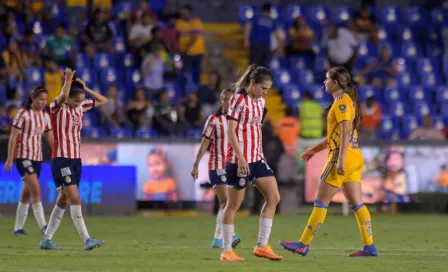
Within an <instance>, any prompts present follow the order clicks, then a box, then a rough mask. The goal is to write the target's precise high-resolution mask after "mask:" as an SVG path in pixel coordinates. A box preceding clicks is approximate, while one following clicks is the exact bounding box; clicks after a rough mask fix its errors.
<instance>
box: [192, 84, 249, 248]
mask: <svg viewBox="0 0 448 272" xmlns="http://www.w3.org/2000/svg"><path fill="white" fill-rule="evenodd" d="M232 95H233V91H232V90H231V89H225V90H224V91H222V92H221V97H220V100H219V104H220V107H219V110H218V112H217V113H216V114H213V115H211V116H210V117H209V118H208V119H207V122H206V123H205V126H204V132H203V133H202V136H203V139H202V143H201V147H200V149H199V152H198V154H197V155H196V161H195V162H194V165H193V170H192V171H191V175H192V176H193V179H195V180H196V179H197V178H198V174H199V170H198V167H199V162H200V161H201V159H202V157H203V156H204V154H205V152H207V149H208V147H209V146H210V158H209V160H208V170H209V172H208V177H209V179H210V182H211V184H212V185H213V188H214V189H215V192H216V196H217V197H218V201H219V207H220V209H219V212H218V216H217V218H216V230H215V238H214V239H213V242H212V248H213V247H214V248H223V244H222V215H223V213H224V207H225V206H226V203H227V187H226V182H227V178H226V170H225V166H226V153H227V146H228V142H227V119H226V115H227V112H228V110H229V101H230V99H231V98H232ZM240 242H241V238H240V237H239V236H236V235H234V236H233V242H232V247H233V248H235V247H236V246H237V245H238V244H239V243H240Z"/></svg>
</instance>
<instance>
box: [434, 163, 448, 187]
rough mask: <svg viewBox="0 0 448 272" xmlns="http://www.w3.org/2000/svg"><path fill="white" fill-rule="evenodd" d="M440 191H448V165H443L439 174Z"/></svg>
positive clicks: (437, 180)
mask: <svg viewBox="0 0 448 272" xmlns="http://www.w3.org/2000/svg"><path fill="white" fill-rule="evenodd" d="M436 182H437V183H438V191H439V192H443V193H448V165H446V164H445V165H442V166H441V167H440V172H439V174H438V175H437V179H436Z"/></svg>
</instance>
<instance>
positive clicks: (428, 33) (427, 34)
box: [423, 27, 443, 44]
mask: <svg viewBox="0 0 448 272" xmlns="http://www.w3.org/2000/svg"><path fill="white" fill-rule="evenodd" d="M423 37H424V42H425V43H430V44H442V43H443V39H442V35H441V33H440V29H438V28H435V27H428V28H425V31H424V32H423Z"/></svg>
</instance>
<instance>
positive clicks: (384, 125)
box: [377, 115, 398, 140]
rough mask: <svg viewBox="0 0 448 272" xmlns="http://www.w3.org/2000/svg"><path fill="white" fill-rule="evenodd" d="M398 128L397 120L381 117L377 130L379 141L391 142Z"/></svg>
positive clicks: (385, 116) (386, 116)
mask: <svg viewBox="0 0 448 272" xmlns="http://www.w3.org/2000/svg"><path fill="white" fill-rule="evenodd" d="M397 127H398V120H397V119H395V118H392V117H391V116H388V115H383V116H382V117H381V123H380V126H379V128H378V132H377V137H378V138H379V139H381V140H391V139H392V138H393V136H394V132H395V131H396V129H397Z"/></svg>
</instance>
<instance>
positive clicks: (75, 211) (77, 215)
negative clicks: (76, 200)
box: [70, 205, 90, 242]
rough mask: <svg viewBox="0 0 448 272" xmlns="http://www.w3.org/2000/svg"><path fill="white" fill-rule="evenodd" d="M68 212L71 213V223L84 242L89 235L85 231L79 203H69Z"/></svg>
mask: <svg viewBox="0 0 448 272" xmlns="http://www.w3.org/2000/svg"><path fill="white" fill-rule="evenodd" d="M70 213H71V214H72V220H73V224H75V227H76V230H77V231H78V233H79V235H80V236H81V239H82V240H83V241H84V242H86V241H87V239H89V238H90V236H89V233H88V232H87V227H86V224H85V223H84V218H83V217H82V211H81V205H70Z"/></svg>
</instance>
